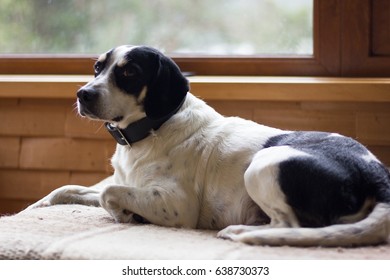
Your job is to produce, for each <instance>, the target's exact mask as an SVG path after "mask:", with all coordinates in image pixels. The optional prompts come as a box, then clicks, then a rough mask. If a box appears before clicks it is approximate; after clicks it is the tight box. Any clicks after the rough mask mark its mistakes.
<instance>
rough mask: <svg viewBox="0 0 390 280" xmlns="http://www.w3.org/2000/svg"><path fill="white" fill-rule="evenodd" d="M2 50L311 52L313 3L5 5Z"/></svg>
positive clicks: (135, 0) (149, 0)
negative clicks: (121, 48)
mask: <svg viewBox="0 0 390 280" xmlns="http://www.w3.org/2000/svg"><path fill="white" fill-rule="evenodd" d="M0 7H1V8H0V26H1V28H0V53H3V54H5V53H13V54H15V53H40V54H41V53H48V54H53V53H85V54H92V53H93V54H95V53H101V52H102V51H105V50H107V49H109V48H111V47H113V46H116V45H120V44H131V45H151V46H154V47H157V48H160V49H162V50H164V51H165V52H167V53H170V54H200V55H205V54H207V55H257V54H259V55H289V54H303V55H311V54H312V53H313V0H288V1H286V0H193V1H184V0H0Z"/></svg>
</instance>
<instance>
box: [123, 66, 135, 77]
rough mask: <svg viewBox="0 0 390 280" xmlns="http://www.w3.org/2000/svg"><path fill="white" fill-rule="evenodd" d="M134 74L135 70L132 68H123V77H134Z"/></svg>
mask: <svg viewBox="0 0 390 280" xmlns="http://www.w3.org/2000/svg"><path fill="white" fill-rule="evenodd" d="M134 75H135V70H134V69H131V68H130V69H124V70H123V76H125V77H134Z"/></svg>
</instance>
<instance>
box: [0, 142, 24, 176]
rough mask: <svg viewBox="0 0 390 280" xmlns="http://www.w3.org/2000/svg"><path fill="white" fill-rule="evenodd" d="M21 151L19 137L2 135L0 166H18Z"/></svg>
mask: <svg viewBox="0 0 390 280" xmlns="http://www.w3.org/2000/svg"><path fill="white" fill-rule="evenodd" d="M19 153H20V138H19V137H0V168H10V167H14V168H16V167H18V166H19Z"/></svg>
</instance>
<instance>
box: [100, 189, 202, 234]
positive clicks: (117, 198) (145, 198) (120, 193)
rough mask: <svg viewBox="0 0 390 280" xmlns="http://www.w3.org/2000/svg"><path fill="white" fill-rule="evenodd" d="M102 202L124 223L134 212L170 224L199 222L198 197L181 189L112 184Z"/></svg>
mask: <svg viewBox="0 0 390 280" xmlns="http://www.w3.org/2000/svg"><path fill="white" fill-rule="evenodd" d="M100 204H101V206H102V207H103V208H104V209H106V210H107V212H108V213H110V215H111V216H112V217H113V218H114V219H115V220H116V221H117V222H120V223H128V222H130V221H131V220H132V216H133V214H137V215H139V216H141V217H143V218H144V219H146V220H147V221H149V222H151V223H153V224H157V225H161V226H169V227H188V228H195V227H196V224H197V222H198V213H199V206H198V204H197V200H196V199H194V198H192V197H191V194H189V193H185V192H183V191H180V189H179V188H171V189H166V188H164V189H163V188H161V187H158V186H153V187H152V186H151V187H147V188H133V187H127V186H117V185H114V186H108V187H106V188H105V190H104V191H103V192H102V194H101V197H100Z"/></svg>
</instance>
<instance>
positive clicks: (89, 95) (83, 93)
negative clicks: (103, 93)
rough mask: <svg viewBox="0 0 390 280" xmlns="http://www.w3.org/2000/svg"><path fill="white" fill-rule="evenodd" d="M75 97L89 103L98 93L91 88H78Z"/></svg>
mask: <svg viewBox="0 0 390 280" xmlns="http://www.w3.org/2000/svg"><path fill="white" fill-rule="evenodd" d="M77 97H78V99H79V101H80V102H81V103H83V104H89V103H92V102H94V101H95V100H96V99H97V97H98V93H97V91H96V90H93V89H80V90H79V91H78V92H77Z"/></svg>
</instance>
